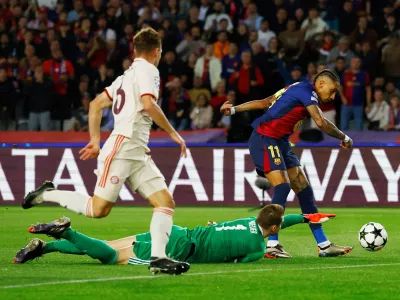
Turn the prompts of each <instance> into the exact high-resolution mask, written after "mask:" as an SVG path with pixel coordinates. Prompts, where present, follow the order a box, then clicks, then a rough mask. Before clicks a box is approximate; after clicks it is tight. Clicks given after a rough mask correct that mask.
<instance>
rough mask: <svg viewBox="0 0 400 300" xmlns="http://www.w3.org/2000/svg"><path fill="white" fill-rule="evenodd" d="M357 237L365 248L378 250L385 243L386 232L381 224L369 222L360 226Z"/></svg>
mask: <svg viewBox="0 0 400 300" xmlns="http://www.w3.org/2000/svg"><path fill="white" fill-rule="evenodd" d="M358 239H359V241H360V244H361V247H363V248H364V249H365V250H368V251H379V250H381V249H382V248H383V247H384V246H385V245H386V243H387V240H388V234H387V232H386V229H385V228H384V227H383V226H382V225H381V224H379V223H376V222H369V223H367V224H365V225H364V226H363V227H361V229H360V232H359V233H358Z"/></svg>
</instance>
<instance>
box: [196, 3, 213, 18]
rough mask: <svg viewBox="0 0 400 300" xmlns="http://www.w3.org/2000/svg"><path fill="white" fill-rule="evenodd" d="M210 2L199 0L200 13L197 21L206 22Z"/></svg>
mask: <svg viewBox="0 0 400 300" xmlns="http://www.w3.org/2000/svg"><path fill="white" fill-rule="evenodd" d="M210 2H211V1H210V0H201V4H200V11H199V20H200V21H202V22H205V21H206V17H207V16H208V15H209V14H210V11H211V4H210Z"/></svg>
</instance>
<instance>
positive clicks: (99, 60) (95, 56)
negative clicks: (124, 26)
mask: <svg viewBox="0 0 400 300" xmlns="http://www.w3.org/2000/svg"><path fill="white" fill-rule="evenodd" d="M107 55H108V53H107V44H106V42H105V41H104V39H103V38H102V37H101V36H97V37H95V38H94V39H93V44H92V47H91V48H90V50H89V52H88V54H87V58H88V59H89V66H90V68H92V69H97V68H98V67H99V66H100V65H102V64H105V63H107Z"/></svg>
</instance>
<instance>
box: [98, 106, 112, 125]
mask: <svg viewBox="0 0 400 300" xmlns="http://www.w3.org/2000/svg"><path fill="white" fill-rule="evenodd" d="M113 129H114V116H113V112H112V109H111V108H105V109H103V115H102V118H101V123H100V130H101V131H113Z"/></svg>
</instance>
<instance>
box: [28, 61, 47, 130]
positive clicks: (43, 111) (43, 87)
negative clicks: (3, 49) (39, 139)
mask: <svg viewBox="0 0 400 300" xmlns="http://www.w3.org/2000/svg"><path fill="white" fill-rule="evenodd" d="M25 94H26V96H27V102H28V105H29V118H28V126H29V130H30V131H36V130H40V131H49V130H51V118H50V112H51V108H52V100H53V82H52V81H51V80H50V79H48V78H46V77H44V72H43V67H42V66H38V67H36V69H35V73H34V79H33V80H32V81H31V82H30V83H28V84H27V86H26V88H25Z"/></svg>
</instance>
